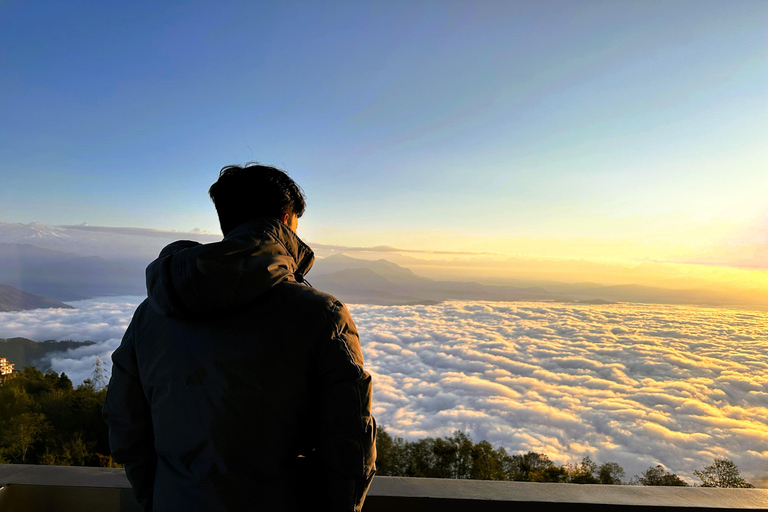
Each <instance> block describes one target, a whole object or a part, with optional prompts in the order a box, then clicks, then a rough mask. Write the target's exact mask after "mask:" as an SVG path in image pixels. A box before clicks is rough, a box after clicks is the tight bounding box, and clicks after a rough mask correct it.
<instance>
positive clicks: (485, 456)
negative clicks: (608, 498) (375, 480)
mask: <svg viewBox="0 0 768 512" xmlns="http://www.w3.org/2000/svg"><path fill="white" fill-rule="evenodd" d="M376 450H377V452H378V459H377V461H376V467H377V474H379V475H385V476H409V477H427V478H471V479H475V480H516V481H523V482H572V483H607V484H617V483H621V477H623V476H624V469H622V467H621V466H619V465H618V464H617V463H615V462H606V463H604V464H602V465H600V466H598V465H597V463H595V462H593V461H592V460H591V459H590V458H589V457H585V458H584V459H582V461H581V462H580V463H578V464H576V465H571V464H566V465H565V466H556V465H555V464H554V463H553V462H552V461H551V460H549V458H548V457H547V456H546V455H544V454H541V453H535V452H528V453H525V454H514V455H510V454H508V453H507V451H506V450H505V449H504V448H503V447H500V448H494V446H493V445H492V444H491V443H489V442H488V441H480V442H478V443H473V442H472V439H471V438H470V437H469V435H467V434H466V433H464V432H462V431H460V430H457V431H456V432H454V433H453V435H452V436H450V437H440V438H437V439H435V438H432V437H427V438H425V439H419V440H417V441H404V440H403V439H402V438H400V437H392V436H391V435H389V433H387V432H386V431H385V430H384V429H383V428H381V427H379V430H378V433H377V440H376Z"/></svg>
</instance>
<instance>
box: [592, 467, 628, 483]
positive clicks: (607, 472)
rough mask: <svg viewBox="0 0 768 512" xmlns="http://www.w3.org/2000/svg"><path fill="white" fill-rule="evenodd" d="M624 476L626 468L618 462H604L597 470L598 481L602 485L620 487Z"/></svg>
mask: <svg viewBox="0 0 768 512" xmlns="http://www.w3.org/2000/svg"><path fill="white" fill-rule="evenodd" d="M624 476H625V473H624V468H622V467H621V466H619V464H618V463H616V462H604V463H603V464H600V467H598V468H597V479H598V480H600V483H601V484H606V485H618V484H620V483H621V479H622V478H623V477H624Z"/></svg>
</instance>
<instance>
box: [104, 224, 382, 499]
mask: <svg viewBox="0 0 768 512" xmlns="http://www.w3.org/2000/svg"><path fill="white" fill-rule="evenodd" d="M311 264H312V254H311V251H310V250H309V248H308V247H306V246H305V245H304V244H303V243H301V241H300V240H299V239H298V238H297V237H296V236H295V234H294V233H293V232H292V231H291V230H290V229H288V228H287V227H286V226H284V225H283V224H281V223H280V222H278V221H277V220H275V219H261V220H258V221H253V222H250V223H247V224H246V225H243V226H241V227H239V228H238V229H237V230H235V231H233V232H232V233H231V234H230V235H229V236H227V237H226V238H225V239H224V241H223V242H221V243H218V244H208V245H206V246H200V245H198V244H195V243H191V242H186V243H185V242H181V243H177V244H172V245H171V246H169V247H168V248H166V250H164V252H163V253H161V257H160V258H159V259H158V260H156V261H155V262H154V263H153V264H152V265H150V267H149V268H148V271H147V281H148V295H149V298H148V299H147V300H146V301H145V302H144V303H142V304H141V305H140V306H139V308H138V309H137V311H136V313H135V315H134V318H133V321H132V322H131V325H130V327H129V328H128V331H127V332H126V335H125V337H124V339H123V343H122V344H121V347H120V348H119V349H118V350H117V351H115V353H114V355H113V362H114V369H113V379H112V382H111V383H110V388H109V391H108V398H107V404H106V406H105V418H106V419H107V421H108V423H110V427H111V429H110V443H111V445H112V448H113V456H114V457H115V459H116V460H119V461H124V462H125V464H126V471H127V473H128V476H129V478H131V481H132V483H133V485H134V489H135V490H136V492H137V496H138V497H139V499H140V500H141V501H143V502H144V504H145V506H149V504H150V503H151V504H152V505H151V506H153V507H154V509H155V510H233V509H238V508H240V507H243V506H247V507H253V509H259V510H281V511H282V510H304V509H307V510H308V509H309V508H306V507H307V505H306V503H313V506H312V508H311V509H312V510H322V509H323V508H327V509H331V510H350V511H351V510H354V509H355V507H356V506H357V507H359V506H360V504H361V502H362V499H363V497H364V494H365V492H366V491H367V487H368V485H369V484H370V480H371V478H372V476H373V462H374V460H375V445H374V442H375V441H374V436H375V422H374V420H373V417H372V416H371V414H370V397H371V383H370V376H369V375H368V374H367V373H366V372H365V371H364V370H363V361H362V353H361V351H360V344H359V338H358V336H357V331H356V328H355V325H354V323H353V322H352V319H351V317H350V316H349V313H348V311H347V310H346V308H345V307H344V306H343V304H341V303H340V302H338V301H337V300H335V299H334V298H333V297H331V296H330V295H327V294H324V293H321V292H318V291H316V290H314V289H312V288H310V287H308V286H306V285H305V284H302V283H299V282H297V281H296V279H295V277H296V276H303V274H305V273H306V272H307V271H308V270H309V267H311ZM300 278H301V277H300ZM155 467H156V472H155V470H154V468H155ZM150 493H151V495H150ZM321 503H324V505H321ZM331 503H333V505H331Z"/></svg>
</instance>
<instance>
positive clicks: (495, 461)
mask: <svg viewBox="0 0 768 512" xmlns="http://www.w3.org/2000/svg"><path fill="white" fill-rule="evenodd" d="M505 456H507V452H506V451H505V450H504V448H499V449H498V450H495V449H494V448H493V445H492V444H491V443H489V442H488V441H480V442H479V443H477V444H475V445H474V446H473V447H472V471H471V472H470V478H473V479H474V480H505V475H504V470H503V467H502V464H503V462H502V461H503V460H504V457H505Z"/></svg>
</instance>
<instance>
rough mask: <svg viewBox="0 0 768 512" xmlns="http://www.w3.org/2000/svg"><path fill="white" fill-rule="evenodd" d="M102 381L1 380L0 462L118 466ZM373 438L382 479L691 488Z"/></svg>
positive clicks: (717, 476)
mask: <svg viewBox="0 0 768 512" xmlns="http://www.w3.org/2000/svg"><path fill="white" fill-rule="evenodd" d="M101 378H102V377H101V375H100V368H99V367H97V368H96V369H95V372H94V379H92V380H91V379H89V380H86V381H84V382H83V383H82V384H80V385H79V386H77V387H74V386H73V385H72V381H71V380H70V379H69V378H68V377H67V375H66V374H65V373H61V374H58V373H56V372H55V371H53V370H48V371H47V372H45V373H43V372H41V371H39V370H37V369H36V368H34V367H31V366H28V367H26V368H24V370H23V371H21V372H16V373H14V374H13V378H9V379H5V381H4V382H2V381H0V463H17V464H55V465H73V466H107V467H116V466H117V465H116V464H114V462H113V461H112V457H111V456H110V451H109V442H108V434H107V426H106V425H105V424H104V421H103V420H102V417H101V409H102V407H103V405H104V399H105V398H106V393H107V392H106V388H105V387H101V384H103V383H102V382H100V381H101ZM377 436H378V437H377V442H376V448H377V451H378V459H377V461H376V466H377V474H378V475H382V476H406V477H429V478H461V479H476V480H509V481H526V482H552V483H574V484H610V485H615V484H622V483H632V484H639V485H665V486H687V485H688V484H687V483H686V482H685V481H684V480H683V479H681V478H680V477H678V476H677V475H675V474H674V473H671V472H669V471H667V470H666V469H665V468H664V467H662V466H660V465H659V466H655V467H649V468H648V469H647V470H646V471H645V472H643V474H642V475H635V476H634V477H633V478H631V479H630V480H629V481H625V477H626V475H625V471H624V468H622V467H621V466H620V465H619V464H617V463H616V462H611V461H604V462H597V461H593V460H591V459H590V458H589V457H584V458H583V459H581V461H579V462H578V463H575V464H573V463H565V464H562V465H557V464H555V463H554V462H553V461H552V460H550V458H549V457H548V456H547V455H546V454H543V453H536V452H530V451H529V452H527V453H523V454H510V453H508V452H507V451H506V450H505V449H504V448H503V447H498V448H497V447H494V446H493V445H492V444H491V443H489V442H488V441H485V440H483V441H479V442H473V441H472V439H471V437H470V436H469V435H468V434H467V433H465V432H463V431H460V430H459V431H456V432H454V433H453V435H451V436H446V437H438V438H432V437H427V438H424V439H418V440H416V441H406V440H404V439H402V438H400V437H396V436H392V435H390V434H389V433H388V432H387V431H386V430H385V429H384V428H381V427H379V429H378V433H377ZM694 474H695V476H696V477H697V478H699V479H700V480H701V481H702V483H701V485H702V486H704V487H752V486H751V485H750V484H749V483H747V482H746V481H745V480H744V479H743V478H741V476H740V475H739V470H738V468H737V467H736V465H735V464H734V463H733V462H732V461H730V460H728V459H715V460H714V461H713V463H712V464H711V465H710V466H707V467H705V468H703V469H702V470H700V471H694Z"/></svg>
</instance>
